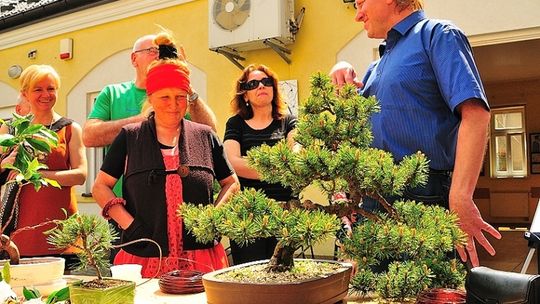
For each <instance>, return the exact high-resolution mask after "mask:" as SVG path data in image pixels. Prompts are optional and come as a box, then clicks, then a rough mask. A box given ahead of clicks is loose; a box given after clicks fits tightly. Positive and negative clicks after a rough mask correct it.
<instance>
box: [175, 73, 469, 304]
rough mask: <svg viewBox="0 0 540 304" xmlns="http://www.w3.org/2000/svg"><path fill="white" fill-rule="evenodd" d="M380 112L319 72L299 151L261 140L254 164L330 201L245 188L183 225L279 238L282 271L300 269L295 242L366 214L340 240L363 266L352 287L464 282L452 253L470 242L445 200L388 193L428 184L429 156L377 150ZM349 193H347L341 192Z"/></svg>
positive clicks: (191, 211) (395, 289)
mask: <svg viewBox="0 0 540 304" xmlns="http://www.w3.org/2000/svg"><path fill="white" fill-rule="evenodd" d="M379 110H380V108H379V106H378V102H377V100H376V99H375V98H374V97H370V98H364V97H362V96H360V95H358V93H357V92H356V89H355V88H353V87H352V86H345V87H344V88H342V89H340V90H339V92H338V90H337V89H336V88H335V87H334V86H333V85H332V84H331V81H330V79H329V77H328V76H326V75H323V74H320V73H319V74H317V75H315V76H314V77H312V79H311V94H310V96H309V98H308V99H307V101H306V102H305V104H304V106H303V108H302V109H301V114H300V117H299V123H298V126H297V134H296V136H295V141H296V142H298V143H299V144H301V146H302V148H301V149H300V150H299V151H294V150H293V149H292V148H291V147H290V146H289V145H288V144H287V143H286V141H281V142H279V143H278V144H276V145H274V146H273V147H269V146H265V145H263V146H261V147H258V148H255V149H252V150H250V151H249V152H248V162H249V164H250V166H252V167H254V168H255V169H256V170H257V171H258V172H259V174H260V175H261V179H262V180H265V181H267V182H272V183H278V182H279V183H281V184H282V185H284V186H288V187H291V188H292V189H293V191H294V192H296V193H300V192H301V191H302V190H303V189H304V188H306V187H307V186H310V185H315V186H317V187H318V188H319V189H320V190H321V192H322V193H324V194H325V195H326V197H327V199H328V203H327V204H322V203H316V202H312V201H309V200H304V201H290V202H287V203H285V204H284V205H283V206H278V205H277V204H276V203H275V202H274V201H272V200H270V199H268V198H266V197H265V196H264V195H263V194H261V193H259V192H255V191H253V190H245V191H242V192H239V193H238V194H237V195H235V196H234V197H233V198H232V199H231V201H230V202H228V204H226V205H225V206H223V207H219V208H216V207H213V206H207V207H195V206H189V205H184V206H183V207H182V208H181V214H182V216H183V218H184V222H185V224H186V226H187V227H188V229H190V230H191V231H192V233H193V234H194V235H195V236H196V237H197V238H198V239H199V240H201V241H209V240H211V239H213V238H214V237H216V236H219V235H226V236H228V237H230V238H231V239H233V240H235V241H236V242H239V243H247V242H249V241H251V240H253V239H254V238H256V237H264V236H269V235H274V236H276V237H277V238H278V239H279V242H278V245H277V247H276V249H275V251H274V255H273V257H272V259H271V260H270V263H269V266H268V267H267V269H268V270H269V271H284V270H287V269H290V268H291V267H292V266H293V257H292V255H293V252H294V250H295V249H297V248H299V247H300V246H309V245H311V244H312V243H313V242H316V241H317V240H319V239H320V238H321V237H324V236H329V235H333V234H334V233H335V231H336V230H337V229H338V223H336V221H337V219H338V218H342V217H344V216H350V215H351V214H354V213H356V214H360V215H362V219H363V220H361V221H359V222H358V223H357V225H356V226H355V227H354V229H353V230H352V233H351V234H350V235H349V236H348V237H347V238H345V240H342V244H343V245H344V246H343V250H342V252H343V255H344V257H348V258H350V259H353V260H355V261H356V262H357V265H358V272H357V274H356V276H355V277H354V278H353V280H352V286H353V289H354V290H355V291H358V292H362V293H366V292H372V291H376V292H377V293H378V294H379V295H380V296H382V297H384V298H388V299H397V300H403V299H405V298H406V297H410V296H415V295H416V294H417V293H418V292H419V291H421V290H423V289H426V288H430V287H438V286H445V287H455V286H458V285H460V284H462V282H463V279H464V270H463V266H462V265H461V264H460V263H459V262H457V261H456V260H455V259H451V260H449V259H447V258H446V255H447V254H448V253H450V252H452V250H453V248H454V246H455V245H458V244H464V242H465V240H466V239H465V235H464V233H463V232H462V231H461V230H460V229H459V228H458V225H457V217H456V216H455V215H454V214H451V213H449V212H448V211H446V210H445V209H443V208H441V207H434V206H429V207H428V206H424V205H422V204H421V203H416V202H412V201H406V202H402V201H398V202H395V203H394V204H390V203H389V202H388V201H387V199H386V198H387V197H391V196H394V197H395V196H399V195H401V194H402V192H403V190H404V188H405V187H406V186H407V187H416V186H420V185H423V184H425V182H426V179H427V172H428V162H429V161H428V159H426V157H425V155H424V154H422V153H421V152H417V153H415V154H414V155H410V156H406V157H404V158H403V159H402V160H399V161H396V160H395V159H394V158H393V157H392V155H391V154H390V153H388V152H385V151H382V150H379V149H375V148H372V147H370V144H371V142H372V133H371V125H370V117H371V115H372V114H373V113H375V112H378V111H379ZM343 193H347V196H346V198H341V199H335V198H336V197H339V196H338V195H336V194H343ZM341 197H343V195H341ZM365 197H370V198H372V199H375V200H376V201H377V202H378V203H379V204H380V205H381V206H382V207H383V208H384V210H385V212H376V213H370V212H367V211H365V210H364V209H362V208H361V207H360V206H361V204H362V201H363V199H364V198H365ZM281 207H282V208H281ZM384 260H389V262H390V266H389V268H388V270H386V271H383V272H381V273H376V272H374V271H373V270H372V269H373V267H374V266H378V265H379V264H380V262H381V261H384Z"/></svg>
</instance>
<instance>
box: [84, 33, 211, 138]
mask: <svg viewBox="0 0 540 304" xmlns="http://www.w3.org/2000/svg"><path fill="white" fill-rule="evenodd" d="M154 38H155V36H154V35H147V36H143V37H141V38H139V39H137V41H136V42H135V44H134V45H133V51H132V52H131V64H132V65H133V67H134V68H135V72H136V74H135V80H132V81H128V82H124V83H118V84H112V85H108V86H106V87H105V88H103V90H102V91H101V92H100V93H99V95H98V97H97V98H96V101H95V103H94V107H93V109H92V112H91V113H90V115H88V120H87V121H86V124H85V125H84V128H83V142H84V144H85V146H87V147H104V146H107V145H110V144H111V143H112V141H113V140H114V138H115V137H116V136H117V135H118V133H120V129H121V128H122V127H123V126H125V125H127V124H129V123H134V122H140V121H143V120H145V119H146V117H147V114H148V113H141V108H142V104H143V103H144V100H145V99H146V70H147V68H148V65H149V64H150V63H151V62H152V61H154V60H155V59H157V57H158V53H159V51H158V48H157V47H156V46H155V45H154V42H153V41H154ZM179 51H181V50H179ZM184 57H185V56H184ZM188 114H189V116H190V119H191V120H192V121H194V122H198V123H202V124H205V125H208V126H210V127H211V128H212V129H213V130H214V131H215V130H216V116H215V114H214V113H213V112H212V110H211V109H210V107H208V105H207V104H206V103H205V102H204V101H203V100H201V99H200V98H199V97H198V94H193V95H191V97H190V100H189V107H188Z"/></svg>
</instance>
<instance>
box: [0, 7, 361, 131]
mask: <svg viewBox="0 0 540 304" xmlns="http://www.w3.org/2000/svg"><path fill="white" fill-rule="evenodd" d="M301 7H305V8H306V15H305V17H304V22H303V24H302V28H301V29H300V31H299V33H298V35H297V41H296V42H295V43H294V44H293V45H292V46H291V49H292V55H291V56H290V58H291V60H292V64H290V65H289V64H287V63H286V62H285V61H283V60H282V59H281V58H280V57H279V56H278V55H277V54H276V53H275V52H273V51H272V50H270V49H264V50H257V51H250V52H248V53H243V54H242V55H244V56H245V57H246V61H245V62H243V64H244V65H247V64H249V63H257V62H260V63H264V64H266V65H268V66H270V67H271V68H273V69H274V70H275V71H276V72H277V74H278V75H279V77H280V79H282V80H287V79H296V80H298V87H299V89H298V92H299V100H300V101H301V100H302V99H304V98H306V97H307V95H308V81H309V77H310V75H311V74H313V73H314V72H316V71H323V72H327V71H329V69H330V68H331V66H332V65H333V63H334V62H335V61H336V53H337V52H338V50H339V49H340V48H341V47H342V46H343V45H344V44H346V43H347V42H348V41H349V40H350V39H351V38H352V37H353V36H354V35H355V34H356V33H357V32H358V31H359V30H360V29H361V28H362V26H361V25H360V24H352V18H353V16H354V8H353V7H352V6H351V5H345V4H343V3H341V2H339V1H338V2H334V1H308V0H304V1H302V0H297V1H296V9H297V11H298V10H299V9H300V8H301ZM207 20H208V2H207V1H203V0H198V1H191V2H188V3H184V4H179V5H176V6H173V7H169V8H164V9H161V10H157V11H153V12H148V13H144V14H141V15H137V16H133V17H130V18H128V19H122V20H118V21H113V22H109V23H106V24H101V25H96V26H92V27H88V28H84V29H80V30H77V31H74V32H69V33H65V34H60V35H56V36H53V37H49V38H45V39H40V40H37V41H34V42H30V43H26V44H22V45H18V46H15V47H10V48H7V49H3V50H0V71H6V70H7V68H8V67H9V66H11V65H13V64H19V65H21V66H23V68H24V67H27V66H29V65H31V64H51V65H52V66H54V67H55V68H56V69H57V70H58V72H59V73H60V75H61V77H62V88H61V90H60V91H59V98H58V101H57V105H56V110H57V111H58V112H59V113H61V114H67V113H68V112H69V113H70V114H71V113H75V112H74V111H77V109H79V108H80V110H81V111H84V110H85V103H86V100H82V99H81V97H80V94H76V95H77V98H76V99H74V100H69V101H68V100H67V97H68V96H70V94H71V93H72V90H74V88H77V85H78V84H79V83H80V82H81V81H82V80H84V79H85V77H86V76H87V75H88V74H89V73H91V72H92V71H93V70H94V69H95V67H96V66H99V65H100V64H101V63H103V62H105V61H106V60H108V59H109V57H111V56H115V54H118V53H120V52H122V51H126V50H127V49H130V48H131V46H132V44H133V42H134V41H135V40H136V38H137V37H139V36H142V35H144V34H148V33H155V32H157V31H159V28H158V27H157V26H156V25H157V24H159V25H161V26H163V27H165V28H168V29H170V30H172V31H173V32H174V34H175V36H176V38H177V40H178V41H179V42H180V43H181V44H183V45H184V48H185V49H186V53H187V57H188V58H187V59H188V61H189V62H190V64H191V65H192V67H194V68H196V69H198V70H200V71H201V73H202V75H204V76H203V78H204V77H205V78H206V84H207V86H206V88H201V89H200V90H202V91H205V89H206V94H205V95H207V96H206V99H207V101H208V103H209V104H210V106H211V107H212V109H213V110H214V111H215V113H216V115H217V118H218V134H220V135H221V134H223V131H224V125H225V122H226V120H227V118H228V117H229V116H230V112H229V100H230V98H231V92H232V87H233V82H234V81H235V79H236V78H237V77H238V76H239V72H240V71H239V69H238V68H236V67H235V66H234V65H233V64H232V63H230V62H229V61H228V60H227V59H226V58H225V57H223V56H222V55H219V54H217V53H214V52H211V51H209V50H208V35H207V32H208V21H207ZM325 37H332V39H331V40H330V39H328V38H325ZM63 38H72V39H73V52H74V54H73V59H71V60H68V61H62V60H60V59H58V49H59V41H60V40H61V39H63ZM30 49H36V50H37V54H38V55H37V58H36V59H33V60H32V59H28V58H27V53H28V51H29V50H30ZM110 69H111V73H112V74H116V73H118V71H117V70H122V71H129V70H130V69H131V66H130V62H129V57H126V58H125V61H124V62H120V61H117V62H116V64H114V65H111V67H110ZM124 74H125V73H124ZM103 78H111V75H109V74H104V75H103ZM121 78H125V77H121ZM124 80H125V79H119V81H124ZM0 82H3V83H5V84H6V85H8V86H11V87H13V88H14V89H17V87H18V82H17V81H16V80H12V79H9V78H8V77H7V75H6V74H5V73H0ZM96 82H103V81H101V80H100V81H97V80H96ZM203 82H204V81H203ZM85 86H86V87H87V88H88V89H91V90H94V89H95V88H99V87H101V83H99V84H97V83H96V84H95V85H93V84H92V83H86V84H85ZM79 88H80V87H79ZM0 94H2V96H3V95H6V97H4V98H3V100H2V101H1V102H2V103H6V104H9V103H13V104H14V101H11V100H14V99H15V98H16V95H15V96H11V95H13V92H11V93H9V94H4V93H3V92H2V91H0ZM203 96H204V95H203ZM68 108H69V109H68ZM72 108H73V111H72ZM74 118H75V119H76V120H78V121H80V120H81V119H78V118H77V117H74Z"/></svg>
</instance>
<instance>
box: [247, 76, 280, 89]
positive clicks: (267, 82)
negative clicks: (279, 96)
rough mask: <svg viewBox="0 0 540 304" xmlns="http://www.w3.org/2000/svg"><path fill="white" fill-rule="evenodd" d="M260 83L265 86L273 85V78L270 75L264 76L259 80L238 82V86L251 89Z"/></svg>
mask: <svg viewBox="0 0 540 304" xmlns="http://www.w3.org/2000/svg"><path fill="white" fill-rule="evenodd" d="M260 83H262V84H263V85H264V86H265V87H273V86H274V79H272V78H270V77H265V78H263V79H261V80H257V79H253V80H250V81H248V82H244V83H242V84H240V88H241V89H242V90H245V91H251V90H254V89H256V88H258V87H259V84H260Z"/></svg>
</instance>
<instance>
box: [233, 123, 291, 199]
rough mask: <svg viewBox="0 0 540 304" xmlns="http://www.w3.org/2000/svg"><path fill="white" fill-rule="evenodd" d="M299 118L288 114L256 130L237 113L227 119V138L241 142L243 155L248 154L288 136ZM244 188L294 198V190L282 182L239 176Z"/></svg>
mask: <svg viewBox="0 0 540 304" xmlns="http://www.w3.org/2000/svg"><path fill="white" fill-rule="evenodd" d="M296 123H297V119H296V117H295V116H293V115H287V116H285V117H284V118H283V119H281V120H275V119H274V121H272V123H271V124H270V125H268V127H266V128H264V129H261V130H255V129H253V128H251V127H250V126H249V125H248V124H247V123H246V121H245V120H244V119H243V118H242V117H240V116H239V115H235V116H233V117H231V118H229V120H228V121H227V126H226V129H225V138H224V141H225V140H228V139H230V140H235V141H237V142H238V143H239V144H240V153H241V155H242V156H246V155H247V151H249V150H250V149H251V148H253V147H258V146H260V145H262V144H267V145H269V146H273V145H275V144H276V143H277V142H278V141H280V140H281V139H285V138H287V135H288V134H289V132H290V131H292V130H293V129H294V128H295V127H296ZM238 178H239V180H240V185H241V186H242V188H247V187H252V188H255V189H260V190H263V191H264V193H265V194H266V195H267V196H268V197H270V198H273V199H275V200H278V201H288V200H290V199H292V198H293V196H292V191H291V189H289V188H285V187H283V186H282V185H281V184H270V183H267V182H263V181H260V180H257V179H248V178H243V177H240V176H239V177H238Z"/></svg>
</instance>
